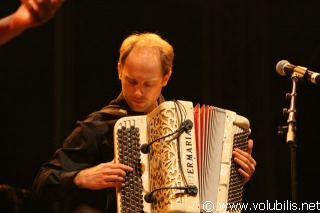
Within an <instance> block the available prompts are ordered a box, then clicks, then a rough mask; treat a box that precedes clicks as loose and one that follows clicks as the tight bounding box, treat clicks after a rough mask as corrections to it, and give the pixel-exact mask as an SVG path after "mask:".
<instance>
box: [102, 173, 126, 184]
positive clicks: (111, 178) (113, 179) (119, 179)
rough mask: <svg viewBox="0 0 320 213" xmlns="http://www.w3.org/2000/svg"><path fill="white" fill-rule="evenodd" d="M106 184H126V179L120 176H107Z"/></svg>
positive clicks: (105, 178)
mask: <svg viewBox="0 0 320 213" xmlns="http://www.w3.org/2000/svg"><path fill="white" fill-rule="evenodd" d="M103 181H104V182H119V183H123V182H124V178H123V177H122V176H118V175H106V176H105V177H104V179H103Z"/></svg>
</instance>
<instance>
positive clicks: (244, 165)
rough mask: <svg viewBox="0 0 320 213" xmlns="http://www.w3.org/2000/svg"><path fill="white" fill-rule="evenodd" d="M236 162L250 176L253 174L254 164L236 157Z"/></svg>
mask: <svg viewBox="0 0 320 213" xmlns="http://www.w3.org/2000/svg"><path fill="white" fill-rule="evenodd" d="M234 161H235V162H236V164H238V165H239V166H240V167H241V168H242V169H243V170H244V171H245V172H246V173H248V174H251V173H252V169H253V166H252V164H250V163H249V162H248V160H247V161H243V160H241V159H239V158H238V157H235V158H234Z"/></svg>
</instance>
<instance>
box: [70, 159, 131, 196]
mask: <svg viewBox="0 0 320 213" xmlns="http://www.w3.org/2000/svg"><path fill="white" fill-rule="evenodd" d="M132 170H133V169H132V168H131V167H129V166H126V165H124V164H115V163H114V162H113V161H112V162H108V163H101V164H99V165H97V166H94V167H91V168H88V169H84V170H82V171H80V172H79V173H78V174H77V176H76V177H75V178H74V183H75V185H76V186H77V187H79V188H86V189H92V190H99V189H104V188H109V187H117V186H124V176H125V175H126V172H128V171H132Z"/></svg>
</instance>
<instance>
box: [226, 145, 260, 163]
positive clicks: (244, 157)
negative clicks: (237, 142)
mask: <svg viewBox="0 0 320 213" xmlns="http://www.w3.org/2000/svg"><path fill="white" fill-rule="evenodd" d="M232 154H233V156H235V157H238V158H240V159H241V160H242V161H246V160H249V161H250V163H251V164H253V165H256V164H257V163H256V161H255V160H254V159H253V157H252V156H251V154H249V153H248V152H245V151H243V150H241V149H238V148H236V149H235V150H234V151H233V152H232Z"/></svg>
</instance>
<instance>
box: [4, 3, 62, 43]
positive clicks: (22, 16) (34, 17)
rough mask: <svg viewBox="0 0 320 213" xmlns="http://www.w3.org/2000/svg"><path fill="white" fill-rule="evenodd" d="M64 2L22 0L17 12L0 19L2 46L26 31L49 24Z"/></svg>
mask: <svg viewBox="0 0 320 213" xmlns="http://www.w3.org/2000/svg"><path fill="white" fill-rule="evenodd" d="M63 1H64V0H21V5H20V7H19V8H18V10H17V11H15V12H14V13H12V14H11V15H8V16H7V17H4V18H2V19H0V45H2V44H5V43H7V42H8V41H10V40H11V39H13V38H15V37H16V36H18V35H20V34H21V33H22V32H24V31H25V30H27V29H29V28H32V27H35V26H38V25H40V24H43V23H45V22H47V21H48V20H49V19H51V18H52V17H53V15H54V14H55V12H56V11H57V9H58V8H59V7H60V5H61V4H62V3H63Z"/></svg>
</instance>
